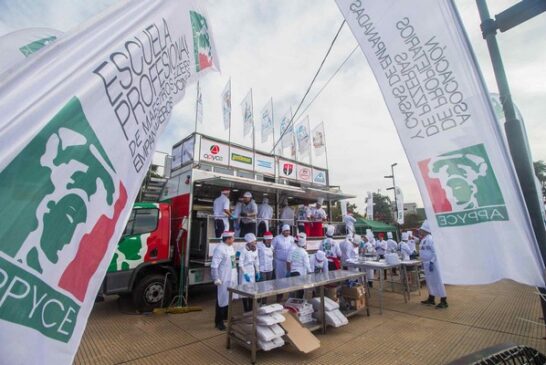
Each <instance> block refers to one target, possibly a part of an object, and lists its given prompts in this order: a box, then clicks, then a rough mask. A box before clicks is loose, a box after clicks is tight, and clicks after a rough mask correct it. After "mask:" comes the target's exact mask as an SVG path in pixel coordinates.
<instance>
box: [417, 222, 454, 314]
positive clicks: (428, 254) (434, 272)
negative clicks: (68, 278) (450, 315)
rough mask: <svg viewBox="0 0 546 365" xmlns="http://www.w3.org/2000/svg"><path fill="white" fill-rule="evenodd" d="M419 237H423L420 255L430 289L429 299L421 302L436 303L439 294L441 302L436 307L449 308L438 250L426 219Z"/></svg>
mask: <svg viewBox="0 0 546 365" xmlns="http://www.w3.org/2000/svg"><path fill="white" fill-rule="evenodd" d="M419 238H420V239H421V243H420V245H419V256H420V257H421V261H422V262H423V269H424V271H425V280H426V282H427V290H428V299H427V300H423V301H422V302H421V303H422V304H427V305H434V304H435V302H434V299H435V297H437V296H438V297H440V303H439V304H438V305H437V306H436V308H439V309H441V308H447V307H448V305H447V294H446V288H445V286H444V283H443V281H442V277H441V275H440V266H439V263H438V260H437V258H436V252H435V251H434V241H433V239H432V234H431V232H430V225H429V223H428V221H424V222H423V225H422V226H421V228H419Z"/></svg>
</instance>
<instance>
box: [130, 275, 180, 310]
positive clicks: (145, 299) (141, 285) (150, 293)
mask: <svg viewBox="0 0 546 365" xmlns="http://www.w3.org/2000/svg"><path fill="white" fill-rule="evenodd" d="M164 283H165V276H163V275H159V274H151V275H147V276H144V277H143V278H142V279H140V280H139V282H138V283H137V284H136V285H135V288H134V289H133V303H134V305H135V307H136V308H137V309H138V310H139V311H141V312H151V311H152V310H153V309H154V308H159V307H160V306H161V302H163V305H169V302H170V300H171V294H172V286H171V281H170V280H169V279H167V283H166V285H165V288H163V285H164Z"/></svg>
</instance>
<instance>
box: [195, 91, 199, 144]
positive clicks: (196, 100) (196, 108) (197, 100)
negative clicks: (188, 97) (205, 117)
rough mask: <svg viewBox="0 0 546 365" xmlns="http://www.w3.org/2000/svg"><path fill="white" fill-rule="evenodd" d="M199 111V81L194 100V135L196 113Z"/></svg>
mask: <svg viewBox="0 0 546 365" xmlns="http://www.w3.org/2000/svg"><path fill="white" fill-rule="evenodd" d="M198 109H199V80H198V81H197V95H196V98H195V133H197V112H198Z"/></svg>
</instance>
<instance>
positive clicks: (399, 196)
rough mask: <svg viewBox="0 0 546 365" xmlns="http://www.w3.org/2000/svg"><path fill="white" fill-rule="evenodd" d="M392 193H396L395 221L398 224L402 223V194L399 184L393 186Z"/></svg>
mask: <svg viewBox="0 0 546 365" xmlns="http://www.w3.org/2000/svg"><path fill="white" fill-rule="evenodd" d="M394 194H396V212H397V217H396V221H397V222H398V224H404V194H402V189H400V187H399V186H397V187H395V188H394Z"/></svg>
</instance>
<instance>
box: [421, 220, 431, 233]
mask: <svg viewBox="0 0 546 365" xmlns="http://www.w3.org/2000/svg"><path fill="white" fill-rule="evenodd" d="M419 229H420V230H421V231H425V232H427V233H431V232H430V225H429V224H428V220H425V221H424V222H423V224H422V225H421V228H419Z"/></svg>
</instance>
